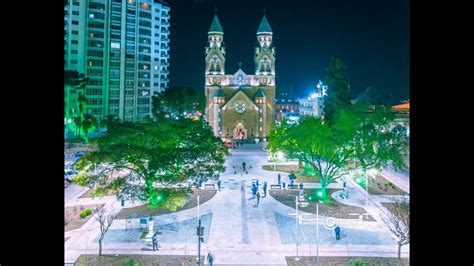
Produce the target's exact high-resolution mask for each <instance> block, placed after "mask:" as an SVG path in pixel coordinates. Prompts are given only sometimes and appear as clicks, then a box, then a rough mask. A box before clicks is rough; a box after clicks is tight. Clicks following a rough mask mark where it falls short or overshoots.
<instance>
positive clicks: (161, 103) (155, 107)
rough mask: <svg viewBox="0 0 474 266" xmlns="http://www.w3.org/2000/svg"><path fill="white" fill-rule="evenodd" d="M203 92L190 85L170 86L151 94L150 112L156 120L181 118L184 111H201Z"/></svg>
mask: <svg viewBox="0 0 474 266" xmlns="http://www.w3.org/2000/svg"><path fill="white" fill-rule="evenodd" d="M205 106H206V97H205V95H204V93H202V92H201V91H198V90H196V89H194V88H191V87H171V88H168V89H166V90H164V91H162V92H160V93H159V94H157V95H154V96H152V113H153V116H154V118H155V119H156V120H163V119H167V118H182V117H184V116H185V115H184V113H186V114H189V113H195V112H199V113H201V114H202V113H203V112H204V108H205Z"/></svg>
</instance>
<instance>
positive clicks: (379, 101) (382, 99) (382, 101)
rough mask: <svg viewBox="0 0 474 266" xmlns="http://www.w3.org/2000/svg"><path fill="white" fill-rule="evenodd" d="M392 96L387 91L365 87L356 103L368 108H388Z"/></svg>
mask: <svg viewBox="0 0 474 266" xmlns="http://www.w3.org/2000/svg"><path fill="white" fill-rule="evenodd" d="M391 100H392V95H391V94H390V92H389V91H388V90H382V89H377V88H374V87H367V88H366V89H365V91H364V92H363V93H361V94H359V96H358V97H357V102H358V103H362V104H365V105H368V106H370V107H377V106H390V104H391Z"/></svg>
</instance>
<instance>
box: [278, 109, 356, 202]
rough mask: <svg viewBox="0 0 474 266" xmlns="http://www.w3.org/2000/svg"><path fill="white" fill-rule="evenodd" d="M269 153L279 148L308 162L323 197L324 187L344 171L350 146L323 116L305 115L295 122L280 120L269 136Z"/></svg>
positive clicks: (289, 155)
mask: <svg viewBox="0 0 474 266" xmlns="http://www.w3.org/2000/svg"><path fill="white" fill-rule="evenodd" d="M269 148H270V150H271V151H272V152H276V151H282V152H284V153H285V154H286V156H287V157H289V158H294V159H298V160H301V161H302V162H304V163H306V164H308V165H309V166H310V167H311V169H312V170H313V171H314V172H315V173H316V175H317V176H318V177H319V180H320V182H321V191H322V193H323V197H325V196H326V188H327V186H328V185H329V184H330V183H332V182H333V181H334V180H336V179H337V178H339V177H341V176H343V175H345V174H346V173H347V171H346V170H347V168H346V165H347V163H348V162H349V161H350V160H351V154H350V149H349V148H348V147H347V146H346V145H345V143H343V142H341V139H340V138H338V136H337V135H336V132H334V130H333V129H332V128H331V127H330V126H329V125H328V124H327V123H325V122H324V121H323V120H322V119H320V118H315V117H305V118H303V119H301V120H300V122H299V124H297V125H288V124H287V123H286V121H283V123H282V124H281V126H280V127H278V128H276V129H275V130H274V131H273V132H272V134H271V135H270V138H269Z"/></svg>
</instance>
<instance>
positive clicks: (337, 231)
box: [334, 225, 341, 240]
mask: <svg viewBox="0 0 474 266" xmlns="http://www.w3.org/2000/svg"><path fill="white" fill-rule="evenodd" d="M334 231H335V232H336V240H339V239H341V236H340V233H341V228H340V227H339V225H336V228H334Z"/></svg>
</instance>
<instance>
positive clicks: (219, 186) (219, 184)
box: [217, 179, 221, 191]
mask: <svg viewBox="0 0 474 266" xmlns="http://www.w3.org/2000/svg"><path fill="white" fill-rule="evenodd" d="M217 189H219V191H221V180H220V179H219V180H217Z"/></svg>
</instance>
